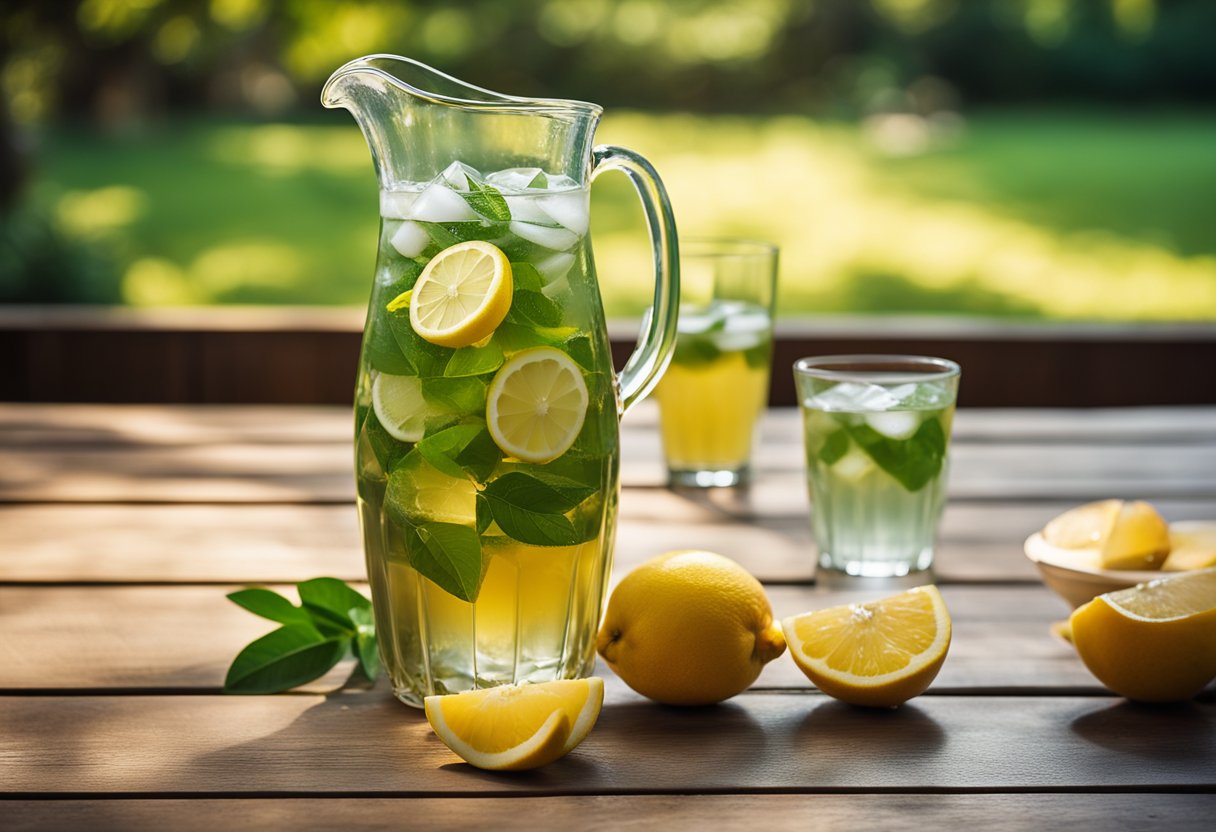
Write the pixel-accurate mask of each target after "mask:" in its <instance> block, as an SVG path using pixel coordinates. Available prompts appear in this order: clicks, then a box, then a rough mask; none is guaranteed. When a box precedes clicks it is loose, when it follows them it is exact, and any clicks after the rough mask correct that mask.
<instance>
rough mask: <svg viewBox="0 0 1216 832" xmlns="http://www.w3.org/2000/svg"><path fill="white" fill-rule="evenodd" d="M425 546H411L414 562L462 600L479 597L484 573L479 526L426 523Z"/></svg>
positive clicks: (421, 528)
mask: <svg viewBox="0 0 1216 832" xmlns="http://www.w3.org/2000/svg"><path fill="white" fill-rule="evenodd" d="M417 533H418V541H419V542H420V543H421V544H422V545H421V546H418V547H414V548H412V549H411V550H410V553H409V555H410V566H412V567H414V569H416V570H418V573H419V574H420V575H422V576H423V577H425V578H429V579H430V580H432V581H434V582H435V584H436V585H437V586H439V587H440V588H441V589H443V590H444V591H446V592H449V593H451V594H452V595H455V596H456V597H457V598H459V599H461V600H462V601H469V602H470V603H471V602H473V601H476V600H477V595H478V593H479V592H480V591H481V579H482V575H483V570H482V563H481V538H480V537H479V536H478V534H477V530H476V529H473V528H470V527H468V526H457V525H454V524H452V523H422V524H421V525H419V526H418V527H417Z"/></svg>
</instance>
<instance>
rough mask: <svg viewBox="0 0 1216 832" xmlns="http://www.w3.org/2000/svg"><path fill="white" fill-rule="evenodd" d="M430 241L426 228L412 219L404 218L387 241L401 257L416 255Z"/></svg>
mask: <svg viewBox="0 0 1216 832" xmlns="http://www.w3.org/2000/svg"><path fill="white" fill-rule="evenodd" d="M430 241H431V235H429V234H427V233H426V229H425V228H423V227H422V226H421V225H419V224H418V223H416V222H414V221H413V220H406V221H405V222H403V223H401V227H400V228H398V229H397V231H396V232H395V233H394V234H393V236H392V237H390V238H389V243H390V244H391V245H392V247H393V248H395V249H397V251H398V252H400V254H401V256H402V257H417V256H418V255H419V254H422V251H423V249H425V248H426V247H427V244H428V243H430Z"/></svg>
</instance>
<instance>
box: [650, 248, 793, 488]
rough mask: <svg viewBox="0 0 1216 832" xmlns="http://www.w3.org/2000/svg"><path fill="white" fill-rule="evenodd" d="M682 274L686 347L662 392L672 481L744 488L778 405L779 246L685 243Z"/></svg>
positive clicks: (682, 344)
mask: <svg viewBox="0 0 1216 832" xmlns="http://www.w3.org/2000/svg"><path fill="white" fill-rule="evenodd" d="M680 275H681V278H680V282H681V293H680V301H681V303H680V318H679V324H678V327H677V332H678V334H677V336H676V349H675V353H674V356H673V357H672V360H671V364H670V365H669V366H668V368H667V372H666V373H665V374H664V375H663V378H662V379H661V380H660V381H659V385H658V387H656V388H655V397H656V399H658V402H659V426H660V432H661V434H662V439H663V454H664V457H665V459H666V462H667V473H668V481H669V482H670V483H671V484H672V485H678V486H696V487H708V486H729V485H738V484H740V483H743V482H746V481H747V480H748V479H749V477H750V466H751V456H752V446H753V445H754V444H755V440H756V434H757V428H758V426H759V422H760V416H761V414H763V413H764V408H765V406H766V405H767V404H768V383H769V371H770V369H771V367H772V358H773V306H774V302H775V298H776V289H777V247H776V246H775V245H773V244H771V243H766V242H760V241H755V240H729V239H700V240H698V239H696V238H693V239H691V240H687V239H681V241H680Z"/></svg>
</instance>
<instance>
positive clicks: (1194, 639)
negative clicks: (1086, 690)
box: [1069, 569, 1216, 702]
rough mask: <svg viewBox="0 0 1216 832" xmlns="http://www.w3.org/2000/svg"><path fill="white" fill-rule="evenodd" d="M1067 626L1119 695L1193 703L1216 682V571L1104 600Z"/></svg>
mask: <svg viewBox="0 0 1216 832" xmlns="http://www.w3.org/2000/svg"><path fill="white" fill-rule="evenodd" d="M1069 625H1070V628H1071V630H1072V641H1073V644H1075V645H1076V648H1077V652H1078V653H1079V654H1080V655H1081V660H1082V661H1084V662H1085V666H1086V667H1088V668H1089V670H1090V672H1091V673H1093V674H1094V676H1097V677H1098V680H1099V681H1100V682H1102V684H1104V685H1106V686H1107V687H1108V688H1110V689H1111V690H1113V691H1114V692H1115V693H1118V694H1120V695H1121V696H1126V697H1127V698H1128V699H1137V700H1140V701H1143V702H1171V701H1176V700H1182V699H1189V698H1190V697H1192V696H1194V695H1195V694H1197V693H1199V692H1200V691H1201V690H1203V688H1204V687H1205V686H1206V685H1207V684H1208V683H1209V682H1210V681H1212V679H1213V677H1216V569H1205V570H1203V571H1200V572H1190V573H1186V574H1182V575H1176V576H1174V577H1169V578H1158V579H1156V580H1153V581H1149V582H1147V583H1142V584H1138V585H1137V586H1134V587H1132V588H1130V589H1121V590H1118V591H1117V592H1108V593H1106V594H1105V595H1099V596H1098V597H1097V598H1094V599H1093V600H1092V601H1090V602H1089V603H1087V604H1084V605H1083V606H1080V607H1078V608H1077V609H1075V610H1073V613H1072V617H1071V618H1070V619H1069Z"/></svg>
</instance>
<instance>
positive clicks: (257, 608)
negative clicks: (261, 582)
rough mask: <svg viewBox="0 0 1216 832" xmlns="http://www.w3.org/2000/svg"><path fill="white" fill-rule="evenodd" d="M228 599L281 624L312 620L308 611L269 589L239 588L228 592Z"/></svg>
mask: <svg viewBox="0 0 1216 832" xmlns="http://www.w3.org/2000/svg"><path fill="white" fill-rule="evenodd" d="M228 600H229V601H231V602H232V603H234V604H236V605H237V606H240V607H244V608H245V609H247V610H249V611H250V612H251V613H253V614H254V615H260V616H262V618H269V619H270V620H271V621H277V622H278V623H280V624H309V623H310V621H311V619H310V618H309V616H308V613H307V612H305V611H304V610H303V609H301V608H300V607H297V606H296V605H295V604H293V603H291V601H289V600H287V599H286V598H284V597H283V596H282V595H280V594H279V593H277V592H273V591H271V590H269V589H260V588H253V589H238V590H237V591H236V592H230V593H228Z"/></svg>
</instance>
